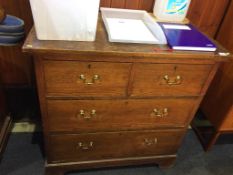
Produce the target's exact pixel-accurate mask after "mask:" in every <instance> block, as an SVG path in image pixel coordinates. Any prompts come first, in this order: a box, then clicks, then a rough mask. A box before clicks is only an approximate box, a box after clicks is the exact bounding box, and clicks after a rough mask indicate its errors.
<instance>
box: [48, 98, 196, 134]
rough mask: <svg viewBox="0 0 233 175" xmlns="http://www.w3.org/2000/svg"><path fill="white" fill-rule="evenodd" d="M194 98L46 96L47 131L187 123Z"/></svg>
mask: <svg viewBox="0 0 233 175" xmlns="http://www.w3.org/2000/svg"><path fill="white" fill-rule="evenodd" d="M195 105H196V100H195V99H147V100H48V101H47V107H48V122H49V131H50V132H59V131H64V132H72V131H78V132H96V131H114V130H135V129H157V128H159V127H160V128H164V127H169V128H170V127H184V126H187V124H188V122H189V119H190V117H191V116H190V114H191V112H192V110H193V107H194V106H195Z"/></svg>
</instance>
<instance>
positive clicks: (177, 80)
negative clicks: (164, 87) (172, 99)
mask: <svg viewBox="0 0 233 175" xmlns="http://www.w3.org/2000/svg"><path fill="white" fill-rule="evenodd" d="M164 80H165V81H166V83H167V84H168V85H180V84H181V83H182V78H181V76H180V75H177V76H176V77H174V78H170V77H169V76H168V75H165V76H164Z"/></svg>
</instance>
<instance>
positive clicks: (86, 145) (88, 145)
mask: <svg viewBox="0 0 233 175" xmlns="http://www.w3.org/2000/svg"><path fill="white" fill-rule="evenodd" d="M93 145H94V143H93V142H89V143H83V142H79V143H78V147H77V148H78V149H82V150H90V149H92V148H93Z"/></svg>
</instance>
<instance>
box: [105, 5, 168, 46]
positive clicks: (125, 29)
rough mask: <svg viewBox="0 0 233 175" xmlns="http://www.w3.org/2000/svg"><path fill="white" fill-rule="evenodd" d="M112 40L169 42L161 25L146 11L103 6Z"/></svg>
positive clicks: (145, 42) (109, 35)
mask: <svg viewBox="0 0 233 175" xmlns="http://www.w3.org/2000/svg"><path fill="white" fill-rule="evenodd" d="M101 13H102V18H103V21H104V24H105V26H106V30H107V32H108V38H109V41H110V42H120V43H144V44H167V40H166V37H165V34H164V32H163V30H162V28H161V27H160V25H159V24H158V23H157V22H156V21H155V19H154V18H152V17H151V16H150V15H149V14H148V13H147V12H146V11H143V10H129V9H114V8H101Z"/></svg>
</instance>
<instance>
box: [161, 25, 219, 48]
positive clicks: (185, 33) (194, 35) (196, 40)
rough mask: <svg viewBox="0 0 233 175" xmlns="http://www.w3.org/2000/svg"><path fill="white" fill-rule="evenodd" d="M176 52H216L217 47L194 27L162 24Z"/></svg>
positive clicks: (170, 44)
mask: <svg viewBox="0 0 233 175" xmlns="http://www.w3.org/2000/svg"><path fill="white" fill-rule="evenodd" d="M160 25H161V27H162V29H163V31H164V33H165V35H166V38H167V42H168V44H169V46H170V47H171V48H172V49H174V50H190V51H211V52H214V51H216V49H217V47H216V45H215V44H214V43H213V42H212V41H211V40H210V39H208V37H206V36H205V35H203V34H202V33H201V32H199V31H198V30H197V29H196V28H195V27H193V26H192V25H190V24H188V25H184V24H170V23H160Z"/></svg>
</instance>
